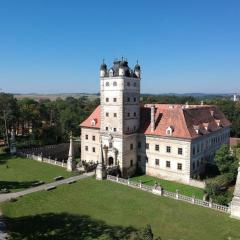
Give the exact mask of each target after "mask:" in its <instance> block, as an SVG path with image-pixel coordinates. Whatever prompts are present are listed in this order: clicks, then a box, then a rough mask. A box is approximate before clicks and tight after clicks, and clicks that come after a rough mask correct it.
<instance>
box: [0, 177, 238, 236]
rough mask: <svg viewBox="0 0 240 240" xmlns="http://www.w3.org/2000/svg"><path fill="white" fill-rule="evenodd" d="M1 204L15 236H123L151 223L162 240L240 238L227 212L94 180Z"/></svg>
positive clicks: (234, 221)
mask: <svg viewBox="0 0 240 240" xmlns="http://www.w3.org/2000/svg"><path fill="white" fill-rule="evenodd" d="M1 207H2V212H3V214H4V216H5V217H6V219H7V225H8V230H9V232H10V234H11V235H12V237H13V239H15V240H20V239H21V240H22V239H66V240H68V239H69V240H70V239H71V240H75V239H76V240H77V239H88V240H90V239H100V238H99V237H100V236H101V237H102V235H108V236H111V239H124V238H123V236H124V235H126V234H127V233H129V232H131V231H134V230H135V229H139V228H142V227H144V226H146V224H151V226H152V229H153V232H154V234H155V235H156V236H157V235H160V236H161V237H162V240H170V239H171V240H202V239H204V240H225V239H226V240H228V239H231V240H237V239H238V240H239V239H240V231H239V229H240V222H239V221H237V220H233V219H231V218H230V217H229V216H228V215H227V214H223V213H219V212H216V211H214V210H210V209H207V208H203V207H199V206H194V205H191V204H187V203H184V202H180V201H176V200H172V199H168V198H164V197H158V196H155V195H152V194H150V193H147V192H143V191H140V190H137V189H133V188H128V187H127V186H123V185H119V184H117V183H112V182H109V181H96V180H95V179H93V178H89V179H84V180H82V181H79V182H77V183H75V184H73V185H62V186H60V187H58V188H57V189H56V190H53V191H50V192H38V193H33V194H30V195H26V196H24V197H22V198H20V199H19V200H18V201H17V202H8V203H5V204H3V205H2V206H1ZM101 239H104V238H101Z"/></svg>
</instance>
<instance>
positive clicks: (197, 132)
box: [193, 125, 200, 134]
mask: <svg viewBox="0 0 240 240" xmlns="http://www.w3.org/2000/svg"><path fill="white" fill-rule="evenodd" d="M193 128H194V130H195V132H196V134H199V133H200V131H199V129H200V128H199V125H194V126H193Z"/></svg>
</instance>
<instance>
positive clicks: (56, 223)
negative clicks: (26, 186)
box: [5, 203, 137, 240]
mask: <svg viewBox="0 0 240 240" xmlns="http://www.w3.org/2000/svg"><path fill="white" fill-rule="evenodd" d="M80 204H81V203H80ZM5 222H6V225H7V231H8V233H9V235H10V236H11V239H14V240H23V239H24V240H45V239H52V240H58V239H64V240H80V239H82V240H84V239H86V240H92V239H102V240H107V239H114V240H124V239H129V237H130V236H132V234H134V233H136V232H137V230H136V229H135V228H133V227H122V226H110V225H107V224H106V223H105V222H103V221H100V220H94V219H91V218H90V217H89V216H86V215H73V214H68V213H59V214H56V213H47V214H40V215H34V216H25V217H19V218H5Z"/></svg>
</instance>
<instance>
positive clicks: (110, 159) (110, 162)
mask: <svg viewBox="0 0 240 240" xmlns="http://www.w3.org/2000/svg"><path fill="white" fill-rule="evenodd" d="M108 165H113V157H109V158H108Z"/></svg>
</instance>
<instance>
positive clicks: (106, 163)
mask: <svg viewBox="0 0 240 240" xmlns="http://www.w3.org/2000/svg"><path fill="white" fill-rule="evenodd" d="M101 149H102V147H101ZM103 149H104V159H103V160H104V164H105V166H107V165H108V147H107V146H104V147H103ZM101 151H102V150H101Z"/></svg>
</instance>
